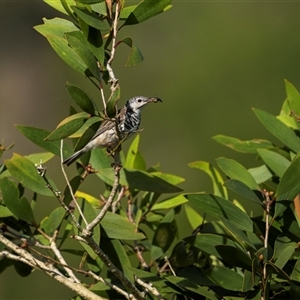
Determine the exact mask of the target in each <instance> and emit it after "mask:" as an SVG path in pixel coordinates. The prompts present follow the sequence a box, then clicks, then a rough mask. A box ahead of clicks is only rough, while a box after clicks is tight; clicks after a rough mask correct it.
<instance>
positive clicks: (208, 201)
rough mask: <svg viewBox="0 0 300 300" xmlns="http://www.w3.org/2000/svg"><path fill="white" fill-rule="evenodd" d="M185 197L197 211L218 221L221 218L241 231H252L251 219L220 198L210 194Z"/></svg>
mask: <svg viewBox="0 0 300 300" xmlns="http://www.w3.org/2000/svg"><path fill="white" fill-rule="evenodd" d="M185 197H186V198H187V199H188V200H189V201H190V202H191V203H193V204H194V205H195V206H196V207H197V208H198V209H200V210H201V211H203V212H206V213H207V214H208V215H210V216H212V217H215V218H217V219H218V218H219V217H220V216H223V217H224V218H226V219H228V220H229V221H231V222H232V223H233V224H234V225H235V226H236V227H238V228H240V229H241V230H246V231H252V230H253V223H252V221H251V219H250V218H249V217H248V216H247V215H246V214H245V213H244V212H243V211H242V210H240V209H239V208H237V207H236V206H235V205H233V204H232V203H231V202H229V201H227V200H225V199H223V198H221V197H218V196H215V195H210V194H187V195H185Z"/></svg>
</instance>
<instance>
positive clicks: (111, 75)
mask: <svg viewBox="0 0 300 300" xmlns="http://www.w3.org/2000/svg"><path fill="white" fill-rule="evenodd" d="M119 14H120V3H119V1H117V3H116V10H115V17H114V22H113V32H112V46H111V52H110V58H109V60H108V61H107V64H106V68H107V71H108V74H109V78H110V82H111V83H112V86H111V90H112V91H114V90H115V88H116V85H117V83H118V79H117V78H116V76H115V74H114V71H113V69H112V67H111V64H112V62H113V60H114V57H115V51H116V38H117V32H118V28H117V27H118V21H119Z"/></svg>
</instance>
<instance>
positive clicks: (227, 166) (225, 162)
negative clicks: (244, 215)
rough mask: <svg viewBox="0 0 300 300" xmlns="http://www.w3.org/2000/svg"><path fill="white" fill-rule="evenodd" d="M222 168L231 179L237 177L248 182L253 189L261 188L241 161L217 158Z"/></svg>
mask: <svg viewBox="0 0 300 300" xmlns="http://www.w3.org/2000/svg"><path fill="white" fill-rule="evenodd" d="M216 162H217V164H218V166H219V167H220V169H221V170H222V171H223V172H224V173H225V174H226V175H227V176H228V177H229V178H231V179H237V180H239V181H241V182H243V183H244V184H246V185H247V186H248V187H249V188H250V189H252V190H260V187H259V185H258V184H257V183H256V182H255V180H254V178H253V177H252V175H251V174H250V173H249V171H248V170H247V169H246V168H245V167H244V166H242V165H241V164H240V163H238V162H237V161H235V160H233V159H228V158H225V157H220V158H218V159H216Z"/></svg>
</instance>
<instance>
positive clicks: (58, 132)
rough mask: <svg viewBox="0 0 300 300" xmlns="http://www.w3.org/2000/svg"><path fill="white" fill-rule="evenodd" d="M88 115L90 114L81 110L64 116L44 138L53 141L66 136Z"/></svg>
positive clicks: (79, 125) (74, 130)
mask: <svg viewBox="0 0 300 300" xmlns="http://www.w3.org/2000/svg"><path fill="white" fill-rule="evenodd" d="M89 116H90V115H89V114H87V113H86V112H81V113H77V114H75V115H71V116H69V117H67V118H65V119H64V120H62V121H61V122H60V123H59V124H58V125H57V127H56V129H55V130H54V131H52V132H51V133H50V134H49V135H48V136H47V137H46V140H48V141H53V140H61V139H64V138H67V137H68V136H70V135H71V134H72V133H74V132H76V131H77V130H78V129H79V128H80V127H81V126H82V125H83V124H84V122H85V120H86V119H87V118H89Z"/></svg>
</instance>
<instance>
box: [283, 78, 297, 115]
mask: <svg viewBox="0 0 300 300" xmlns="http://www.w3.org/2000/svg"><path fill="white" fill-rule="evenodd" d="M284 83H285V89H286V94H287V101H288V103H289V105H290V108H291V110H293V111H294V112H295V113H296V114H297V115H298V116H300V94H299V92H298V90H297V89H296V88H295V87H294V86H293V85H292V84H291V83H290V82H288V81H287V80H285V81H284Z"/></svg>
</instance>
